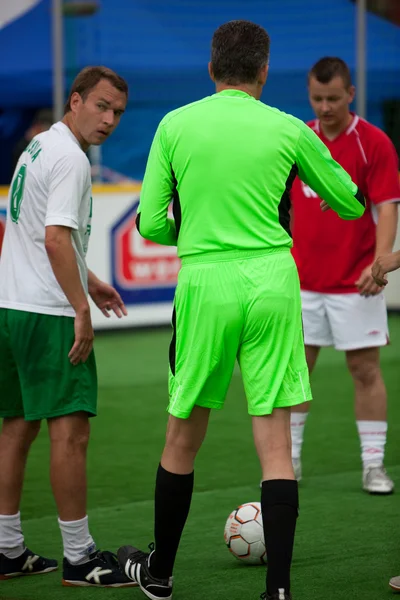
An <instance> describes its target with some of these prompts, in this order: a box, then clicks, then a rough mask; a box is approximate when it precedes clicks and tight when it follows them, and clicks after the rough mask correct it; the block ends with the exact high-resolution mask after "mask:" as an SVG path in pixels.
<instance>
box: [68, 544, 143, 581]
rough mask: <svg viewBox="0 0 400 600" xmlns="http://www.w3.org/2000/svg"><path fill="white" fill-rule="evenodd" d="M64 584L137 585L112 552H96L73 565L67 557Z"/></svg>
mask: <svg viewBox="0 0 400 600" xmlns="http://www.w3.org/2000/svg"><path fill="white" fill-rule="evenodd" d="M62 584H63V585H65V586H72V587H89V586H94V587H111V588H119V587H135V586H137V584H136V583H134V582H133V581H131V580H130V579H128V577H127V576H126V575H125V573H123V571H122V569H121V568H120V566H119V564H118V560H117V557H116V555H115V554H113V553H112V552H108V551H105V552H100V551H97V552H94V553H93V554H91V555H90V560H89V561H88V562H86V563H83V564H82V565H72V564H71V563H70V562H69V561H68V560H67V559H66V558H64V562H63V579H62Z"/></svg>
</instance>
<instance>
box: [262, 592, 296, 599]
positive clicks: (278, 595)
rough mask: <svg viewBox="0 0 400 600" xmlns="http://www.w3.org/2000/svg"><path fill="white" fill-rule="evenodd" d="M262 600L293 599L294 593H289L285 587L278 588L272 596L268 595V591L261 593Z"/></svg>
mask: <svg viewBox="0 0 400 600" xmlns="http://www.w3.org/2000/svg"><path fill="white" fill-rule="evenodd" d="M260 600H292V595H291V594H287V593H286V592H285V590H284V589H281V590H278V591H277V592H276V593H275V594H272V596H268V594H267V593H266V592H264V593H263V594H261V596H260Z"/></svg>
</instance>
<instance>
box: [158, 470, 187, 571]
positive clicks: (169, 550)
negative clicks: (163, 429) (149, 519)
mask: <svg viewBox="0 0 400 600" xmlns="http://www.w3.org/2000/svg"><path fill="white" fill-rule="evenodd" d="M193 481H194V473H190V474H189V475H176V474H175V473H169V471H166V470H165V469H164V468H163V467H162V466H161V465H160V466H159V467H158V471H157V480H156V493H155V519H154V539H155V547H156V551H155V553H154V555H153V557H152V561H151V573H152V575H153V576H154V577H157V578H159V579H168V577H171V575H172V571H173V568H174V562H175V557H176V553H177V552H178V546H179V542H180V540H181V535H182V531H183V528H184V527H185V523H186V519H187V516H188V514H189V509H190V503H191V500H192V493H193Z"/></svg>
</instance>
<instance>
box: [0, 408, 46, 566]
mask: <svg viewBox="0 0 400 600" xmlns="http://www.w3.org/2000/svg"><path fill="white" fill-rule="evenodd" d="M39 430H40V421H33V422H27V421H25V420H24V419H23V418H22V417H17V418H6V419H4V421H3V427H2V430H1V434H0V465H1V468H0V554H3V555H4V556H6V557H8V558H11V559H15V558H17V557H18V556H21V554H23V552H24V550H25V545H24V537H23V535H22V531H21V519H20V514H19V506H20V501H21V494H22V486H23V480H24V472H25V465H26V460H27V457H28V453H29V449H30V447H31V444H32V442H33V441H34V440H35V438H36V436H37V434H38V433H39Z"/></svg>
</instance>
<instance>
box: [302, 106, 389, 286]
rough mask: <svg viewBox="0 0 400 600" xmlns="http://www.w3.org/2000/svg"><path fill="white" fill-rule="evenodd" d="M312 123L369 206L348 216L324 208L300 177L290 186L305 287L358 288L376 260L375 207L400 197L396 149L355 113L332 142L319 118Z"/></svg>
mask: <svg viewBox="0 0 400 600" xmlns="http://www.w3.org/2000/svg"><path fill="white" fill-rule="evenodd" d="M308 125H309V127H311V129H313V130H314V131H315V133H316V134H317V135H318V136H319V137H320V139H321V140H322V141H323V142H324V144H325V145H326V146H327V147H328V148H329V150H330V152H331V154H332V156H333V158H334V159H335V160H336V161H337V162H338V163H339V164H340V165H341V166H342V167H343V168H344V169H345V170H346V171H347V172H348V173H349V175H350V176H351V178H352V179H353V181H354V182H355V183H356V184H357V185H358V187H359V188H360V190H361V191H362V193H363V194H364V196H365V199H366V203H367V206H366V210H365V213H364V215H363V216H362V217H361V218H360V219H356V220H354V221H344V220H343V219H340V218H339V217H338V216H337V214H336V213H334V212H333V211H332V210H328V211H327V212H322V211H321V209H320V206H319V204H320V202H321V200H320V198H319V197H318V196H317V194H316V193H315V192H313V191H312V190H311V189H310V188H309V187H308V186H306V185H305V184H304V183H303V182H302V181H300V180H299V178H298V177H297V178H296V180H295V182H294V184H293V188H292V191H291V200H292V205H293V221H292V233H293V256H294V259H295V261H296V264H297V267H298V270H299V276H300V283H301V288H302V289H303V290H308V291H311V292H321V293H327V294H346V293H354V292H357V288H356V286H355V282H356V281H357V279H358V278H359V276H360V275H361V272H362V270H363V269H364V268H365V267H367V266H368V265H370V264H371V263H372V262H373V260H374V253H375V239H376V235H375V229H376V220H377V210H376V206H377V205H378V204H383V203H384V202H400V180H399V173H398V166H399V163H398V158H397V154H396V150H395V148H394V146H393V144H392V142H391V141H390V140H389V138H388V137H387V135H386V134H385V133H383V131H381V130H380V129H378V128H377V127H375V126H374V125H371V124H370V123H368V122H367V121H364V119H361V118H360V117H358V116H357V115H353V120H352V122H351V123H350V125H349V127H348V128H347V129H346V130H345V131H344V132H343V133H341V134H340V135H339V136H338V137H337V138H335V139H334V140H333V141H330V140H328V139H326V137H325V136H324V134H323V133H322V131H321V130H320V126H319V121H318V120H316V121H311V122H310V123H308Z"/></svg>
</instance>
